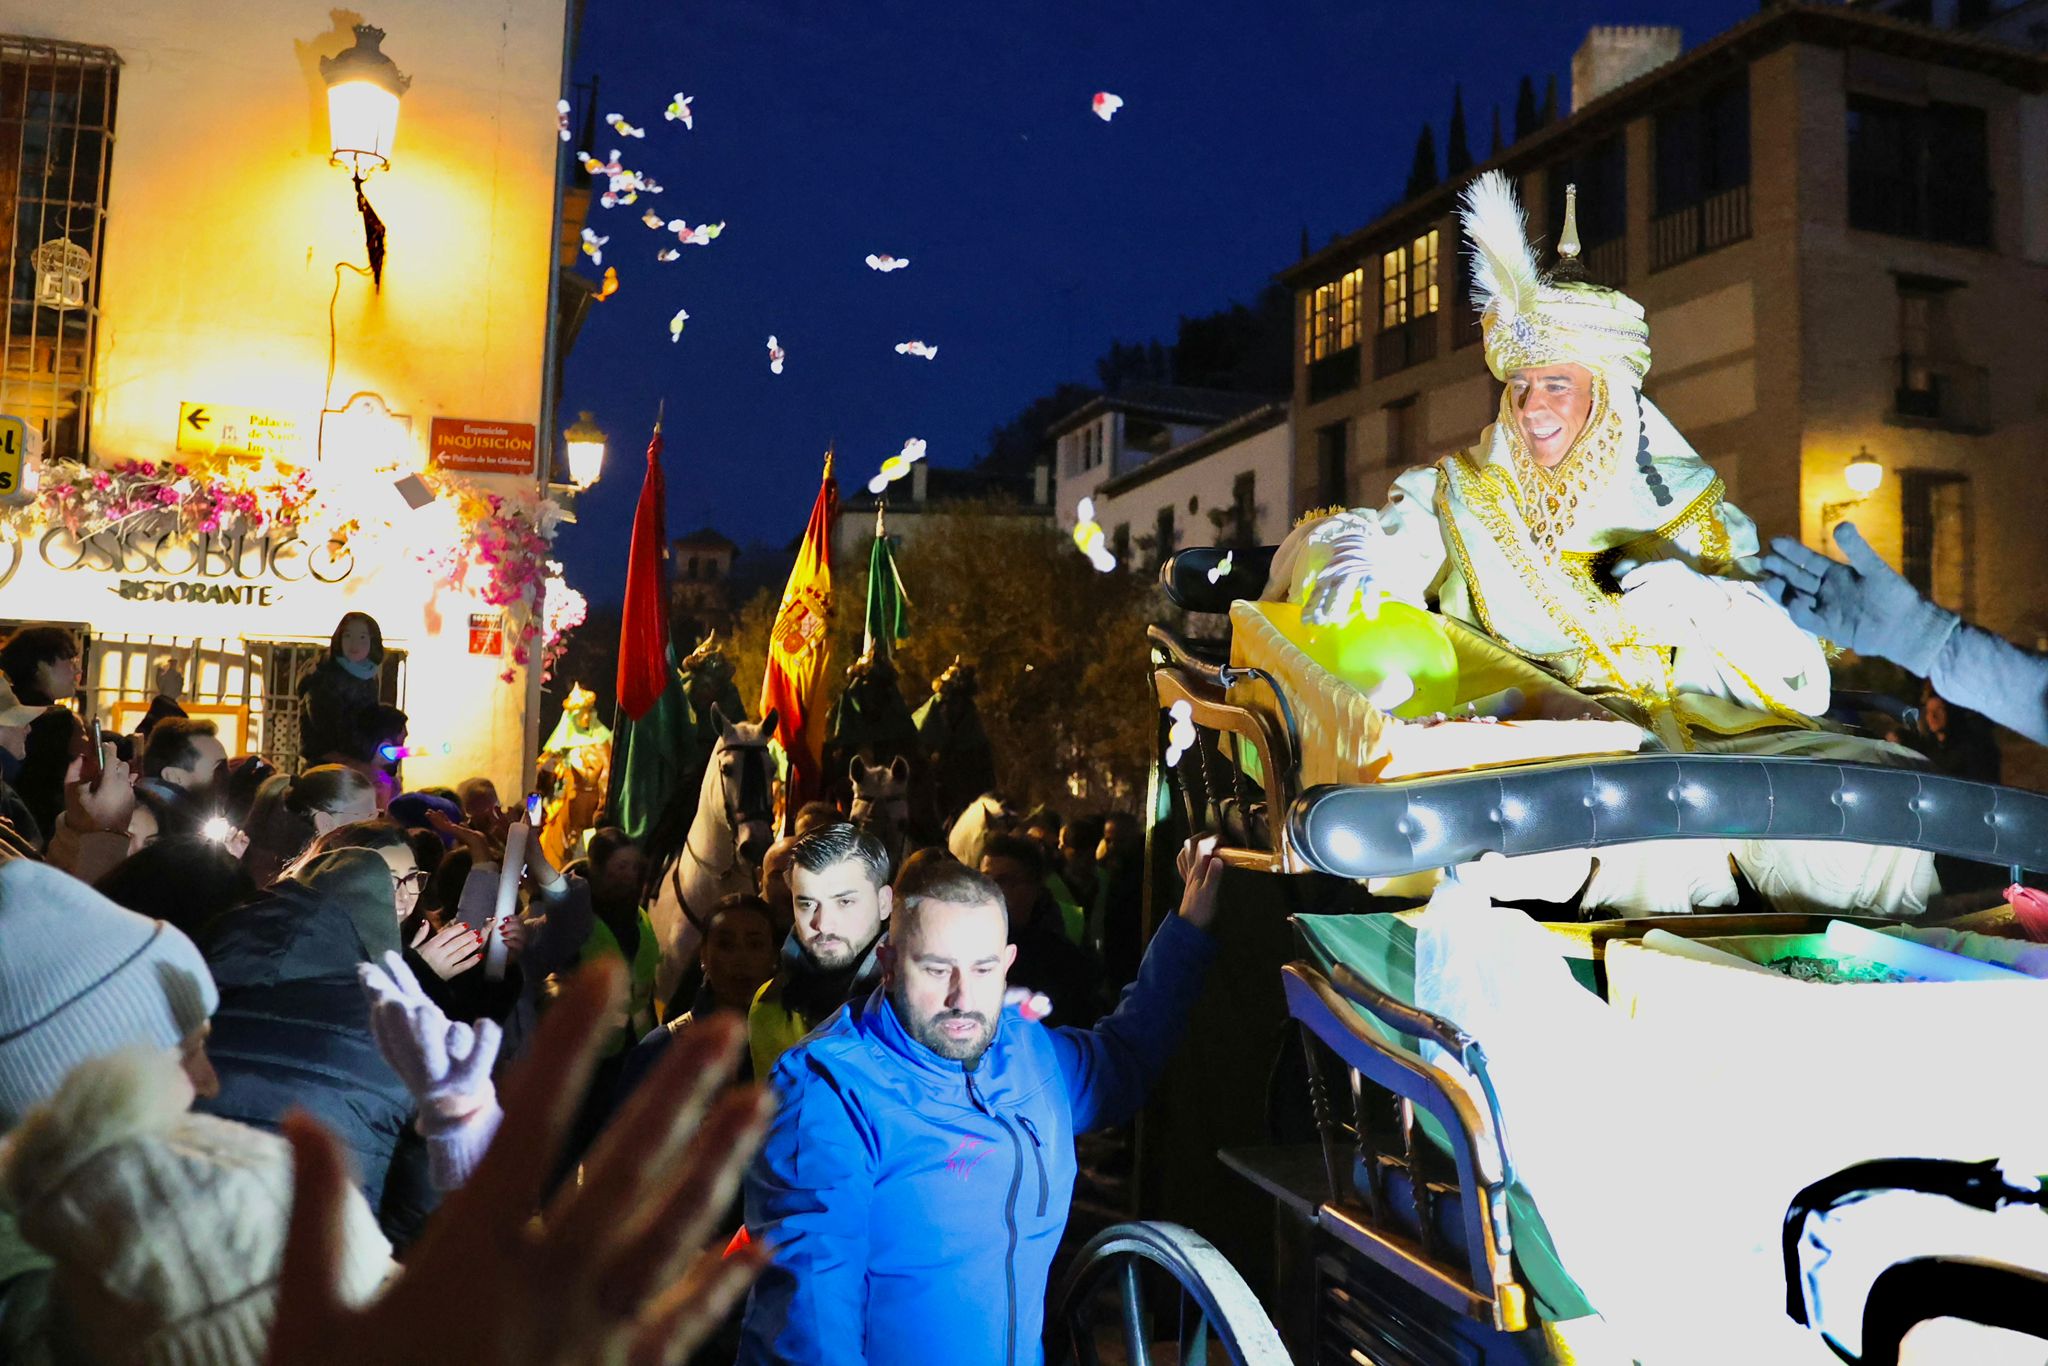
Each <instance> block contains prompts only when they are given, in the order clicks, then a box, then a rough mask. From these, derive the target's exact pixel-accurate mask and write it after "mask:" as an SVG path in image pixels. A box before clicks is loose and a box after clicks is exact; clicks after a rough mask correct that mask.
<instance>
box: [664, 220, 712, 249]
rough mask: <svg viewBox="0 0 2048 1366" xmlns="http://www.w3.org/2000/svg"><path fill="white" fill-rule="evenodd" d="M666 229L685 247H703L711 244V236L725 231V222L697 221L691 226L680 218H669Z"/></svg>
mask: <svg viewBox="0 0 2048 1366" xmlns="http://www.w3.org/2000/svg"><path fill="white" fill-rule="evenodd" d="M668 230H669V231H670V232H672V233H674V234H675V235H676V239H677V240H678V241H680V242H681V243H682V244H683V245H684V246H686V247H705V246H709V245H711V239H712V238H714V237H716V236H718V234H720V233H722V232H724V231H725V224H723V223H699V224H698V225H697V226H696V227H694V228H693V227H691V226H690V225H689V224H688V223H685V222H684V221H683V220H682V219H680V218H671V219H669V220H668Z"/></svg>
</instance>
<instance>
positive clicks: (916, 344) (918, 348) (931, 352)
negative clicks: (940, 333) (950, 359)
mask: <svg viewBox="0 0 2048 1366" xmlns="http://www.w3.org/2000/svg"><path fill="white" fill-rule="evenodd" d="M896 354H897V355H899V356H923V357H924V358H925V359H926V360H937V359H938V358H939V348H938V347H936V346H927V345H925V344H924V343H923V342H921V341H907V342H897V343H896Z"/></svg>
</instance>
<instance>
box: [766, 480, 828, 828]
mask: <svg viewBox="0 0 2048 1366" xmlns="http://www.w3.org/2000/svg"><path fill="white" fill-rule="evenodd" d="M838 510H839V485H838V483H837V482H836V481H834V479H833V478H832V453H831V452H830V451H827V452H826V453H825V477H824V478H823V480H821V481H820V482H819V484H818V499H817V501H816V502H815V503H813V504H811V520H810V522H809V523H808V524H807V525H806V526H805V527H804V543H803V545H802V546H801V547H800V548H799V549H798V550H797V553H796V565H795V567H794V568H792V569H791V570H790V571H789V583H788V585H787V586H786V587H785V588H783V590H782V607H781V609H780V610H779V611H778V612H776V614H775V628H774V630H773V631H772V632H771V633H770V634H769V638H768V671H767V674H766V676H765V677H763V678H762V680H761V714H762V715H763V716H766V715H768V713H769V712H770V711H773V712H774V713H775V738H776V740H777V741H778V742H779V743H780V744H781V745H782V750H783V753H785V754H787V755H788V756H789V786H788V791H787V793H786V795H785V805H784V808H783V811H784V815H783V828H784V829H788V828H789V827H790V825H791V824H792V823H794V821H795V820H796V813H797V809H798V808H799V807H801V806H802V805H803V804H804V803H805V802H808V801H813V800H815V799H816V798H817V797H818V796H819V794H820V793H822V792H823V791H824V783H823V781H822V772H821V770H822V769H823V767H824V751H825V718H826V714H827V712H828V711H829V710H830V708H829V706H828V705H827V703H826V700H825V698H824V697H823V696H822V690H823V686H824V682H825V669H826V666H827V665H828V664H829V663H830V662H831V652H832V633H831V622H832V523H833V520H834V518H835V516H836V514H837V513H838Z"/></svg>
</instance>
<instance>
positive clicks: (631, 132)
mask: <svg viewBox="0 0 2048 1366" xmlns="http://www.w3.org/2000/svg"><path fill="white" fill-rule="evenodd" d="M1096 98H1097V99H1101V98H1102V97H1101V96H1100V95H1098V96H1096ZM604 121H605V122H606V123H609V124H610V125H611V126H612V131H613V132H614V133H617V134H618V135H619V136H620V137H622V138H644V137H646V136H647V130H646V129H645V128H635V127H634V126H633V125H632V124H630V123H628V122H626V120H625V116H624V115H622V114H606V115H605V116H604Z"/></svg>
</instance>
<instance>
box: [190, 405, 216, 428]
mask: <svg viewBox="0 0 2048 1366" xmlns="http://www.w3.org/2000/svg"><path fill="white" fill-rule="evenodd" d="M211 421H213V419H212V418H210V417H208V416H207V415H206V409H205V408H203V407H200V408H194V409H192V410H191V411H190V412H188V413H186V414H185V425H186V426H188V427H190V428H191V429H192V430H193V431H195V432H203V431H205V430H206V424H207V423H209V422H211Z"/></svg>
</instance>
